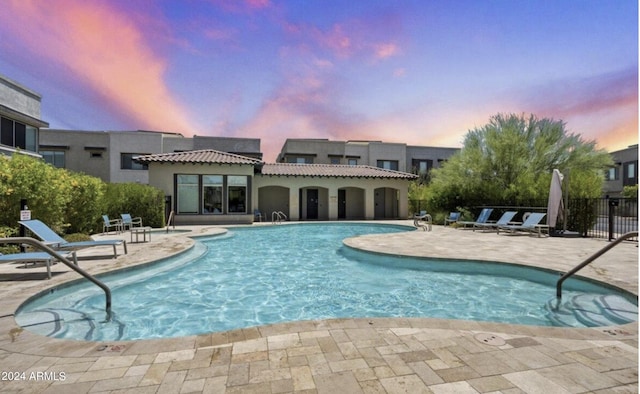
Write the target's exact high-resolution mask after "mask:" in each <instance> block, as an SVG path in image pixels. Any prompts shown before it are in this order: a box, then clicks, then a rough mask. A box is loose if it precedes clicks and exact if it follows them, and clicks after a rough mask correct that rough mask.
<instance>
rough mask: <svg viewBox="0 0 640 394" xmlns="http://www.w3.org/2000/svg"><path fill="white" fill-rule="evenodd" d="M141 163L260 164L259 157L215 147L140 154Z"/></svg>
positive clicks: (137, 158)
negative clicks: (220, 149)
mask: <svg viewBox="0 0 640 394" xmlns="http://www.w3.org/2000/svg"><path fill="white" fill-rule="evenodd" d="M135 160H136V161H138V162H140V163H194V164H206V163H211V164H253V165H255V164H260V163H262V162H261V161H260V160H258V159H253V158H251V157H246V156H240V155H236V154H233V153H227V152H220V151H217V150H213V149H204V150H193V151H186V152H174V153H158V154H153V155H145V156H138V157H136V158H135Z"/></svg>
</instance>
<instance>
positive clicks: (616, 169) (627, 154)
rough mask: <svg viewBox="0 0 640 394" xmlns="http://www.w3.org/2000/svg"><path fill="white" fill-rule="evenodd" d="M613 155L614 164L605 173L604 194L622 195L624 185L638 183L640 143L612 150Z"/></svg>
mask: <svg viewBox="0 0 640 394" xmlns="http://www.w3.org/2000/svg"><path fill="white" fill-rule="evenodd" d="M611 157H612V158H613V162H614V165H613V167H611V168H610V169H609V170H608V171H607V172H606V173H605V182H604V187H603V194H604V195H605V196H609V197H620V196H622V189H623V188H624V186H633V185H637V184H638V144H635V145H631V146H629V147H628V148H625V149H622V150H618V151H615V152H611Z"/></svg>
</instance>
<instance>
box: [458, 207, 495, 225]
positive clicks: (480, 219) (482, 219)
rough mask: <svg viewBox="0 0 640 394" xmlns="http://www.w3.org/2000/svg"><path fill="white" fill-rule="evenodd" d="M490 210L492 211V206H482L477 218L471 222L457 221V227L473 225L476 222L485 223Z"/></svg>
mask: <svg viewBox="0 0 640 394" xmlns="http://www.w3.org/2000/svg"><path fill="white" fill-rule="evenodd" d="M491 212H493V208H483V209H482V211H481V212H480V215H478V218H477V219H476V220H475V221H473V222H461V221H458V222H457V223H458V226H459V227H458V228H467V226H473V225H475V224H477V223H487V221H489V216H491Z"/></svg>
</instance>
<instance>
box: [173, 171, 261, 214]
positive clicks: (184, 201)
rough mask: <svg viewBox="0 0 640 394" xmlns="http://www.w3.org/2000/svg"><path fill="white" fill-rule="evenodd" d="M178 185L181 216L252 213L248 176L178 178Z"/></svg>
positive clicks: (178, 204) (177, 193)
mask: <svg viewBox="0 0 640 394" xmlns="http://www.w3.org/2000/svg"><path fill="white" fill-rule="evenodd" d="M175 182H176V205H177V213H179V214H188V213H193V214H220V215H223V214H227V213H247V212H248V211H249V210H250V209H251V207H250V206H249V205H250V202H249V197H248V196H249V191H248V187H249V179H248V177H247V176H240V175H191V174H189V175H187V174H177V175H176V178H175Z"/></svg>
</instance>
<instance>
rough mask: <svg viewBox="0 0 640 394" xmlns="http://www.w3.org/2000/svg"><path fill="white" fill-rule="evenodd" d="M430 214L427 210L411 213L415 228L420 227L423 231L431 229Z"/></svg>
mask: <svg viewBox="0 0 640 394" xmlns="http://www.w3.org/2000/svg"><path fill="white" fill-rule="evenodd" d="M431 222H432V219H431V215H429V214H428V213H427V211H420V213H419V214H418V213H416V214H414V215H413V225H414V226H415V227H416V228H421V229H423V230H424V231H431Z"/></svg>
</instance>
